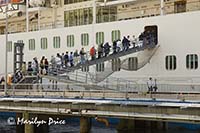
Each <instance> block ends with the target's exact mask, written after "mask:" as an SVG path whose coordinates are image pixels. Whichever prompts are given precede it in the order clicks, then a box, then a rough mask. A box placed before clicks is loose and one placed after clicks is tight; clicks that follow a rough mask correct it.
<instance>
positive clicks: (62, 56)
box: [60, 53, 65, 67]
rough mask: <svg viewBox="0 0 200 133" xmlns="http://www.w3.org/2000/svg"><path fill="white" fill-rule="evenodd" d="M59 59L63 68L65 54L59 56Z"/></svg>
mask: <svg viewBox="0 0 200 133" xmlns="http://www.w3.org/2000/svg"><path fill="white" fill-rule="evenodd" d="M60 58H61V66H62V67H64V65H65V54H64V53H62V55H61V56H60Z"/></svg>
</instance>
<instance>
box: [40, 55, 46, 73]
mask: <svg viewBox="0 0 200 133" xmlns="http://www.w3.org/2000/svg"><path fill="white" fill-rule="evenodd" d="M44 61H45V56H42V59H41V60H40V74H43V69H44V67H45V63H44Z"/></svg>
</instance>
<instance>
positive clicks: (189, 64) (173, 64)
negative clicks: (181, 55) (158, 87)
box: [165, 54, 198, 70]
mask: <svg viewBox="0 0 200 133" xmlns="http://www.w3.org/2000/svg"><path fill="white" fill-rule="evenodd" d="M165 67H166V69H167V70H176V68H177V58H176V56H175V55H169V56H166V58H165ZM186 68H187V69H194V70H195V69H197V68H198V55H197V54H188V55H186Z"/></svg>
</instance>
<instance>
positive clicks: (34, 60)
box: [31, 57, 39, 75]
mask: <svg viewBox="0 0 200 133" xmlns="http://www.w3.org/2000/svg"><path fill="white" fill-rule="evenodd" d="M31 67H32V69H33V75H37V73H38V70H39V66H38V61H37V58H36V57H34V58H33V61H32V64H31Z"/></svg>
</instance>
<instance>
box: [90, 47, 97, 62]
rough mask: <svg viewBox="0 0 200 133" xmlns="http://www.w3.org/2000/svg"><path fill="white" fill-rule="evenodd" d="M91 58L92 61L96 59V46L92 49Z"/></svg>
mask: <svg viewBox="0 0 200 133" xmlns="http://www.w3.org/2000/svg"><path fill="white" fill-rule="evenodd" d="M90 56H91V60H95V59H96V49H95V47H94V46H93V47H92V48H91V49H90Z"/></svg>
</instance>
